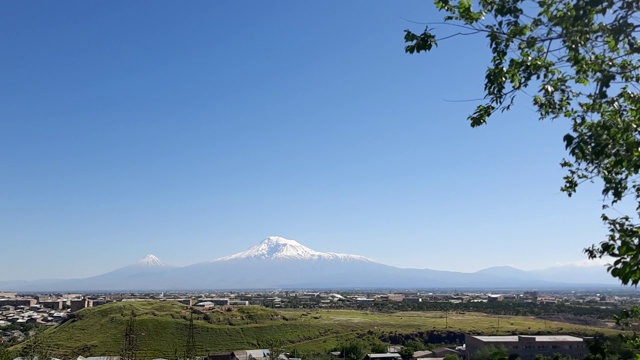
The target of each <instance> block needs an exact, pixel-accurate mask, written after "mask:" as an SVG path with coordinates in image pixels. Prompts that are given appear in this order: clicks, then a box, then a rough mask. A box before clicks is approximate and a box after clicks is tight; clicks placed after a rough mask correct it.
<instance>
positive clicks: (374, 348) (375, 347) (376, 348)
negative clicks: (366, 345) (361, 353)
mask: <svg viewBox="0 0 640 360" xmlns="http://www.w3.org/2000/svg"><path fill="white" fill-rule="evenodd" d="M388 350H389V345H388V344H385V343H383V342H382V341H374V342H373V344H371V352H372V353H374V354H384V353H386V352H387V351H388Z"/></svg>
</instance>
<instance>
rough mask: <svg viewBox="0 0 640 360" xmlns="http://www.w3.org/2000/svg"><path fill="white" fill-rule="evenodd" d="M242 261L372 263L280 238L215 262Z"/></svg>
mask: <svg viewBox="0 0 640 360" xmlns="http://www.w3.org/2000/svg"><path fill="white" fill-rule="evenodd" d="M241 259H271V260H344V261H350V260H355V261H371V260H369V259H367V258H365V257H363V256H358V255H348V254H338V253H332V252H319V251H315V250H312V249H309V248H308V247H306V246H304V245H302V244H300V243H299V242H297V241H295V240H289V239H285V238H283V237H280V236H269V237H268V238H266V239H265V240H264V241H262V242H261V243H259V244H257V245H255V246H252V247H251V248H249V249H248V250H246V251H243V252H240V253H237V254H234V255H231V256H225V257H222V258H219V259H216V260H214V261H229V260H241Z"/></svg>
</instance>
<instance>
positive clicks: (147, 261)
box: [136, 255, 166, 267]
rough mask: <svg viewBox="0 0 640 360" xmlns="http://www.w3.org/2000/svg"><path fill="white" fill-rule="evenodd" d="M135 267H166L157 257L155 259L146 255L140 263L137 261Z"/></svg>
mask: <svg viewBox="0 0 640 360" xmlns="http://www.w3.org/2000/svg"><path fill="white" fill-rule="evenodd" d="M136 265H138V266H146V267H161V266H166V265H165V263H163V262H162V261H160V259H158V258H157V257H155V256H154V255H147V256H145V257H144V258H143V259H141V260H140V261H138V262H137V263H136Z"/></svg>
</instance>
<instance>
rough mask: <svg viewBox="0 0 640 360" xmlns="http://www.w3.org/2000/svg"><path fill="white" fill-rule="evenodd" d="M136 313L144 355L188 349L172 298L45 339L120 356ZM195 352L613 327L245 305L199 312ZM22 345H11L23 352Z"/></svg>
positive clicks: (62, 347) (106, 308) (101, 313)
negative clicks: (390, 336) (395, 336)
mask: <svg viewBox="0 0 640 360" xmlns="http://www.w3.org/2000/svg"><path fill="white" fill-rule="evenodd" d="M132 310H133V311H135V313H136V315H137V316H136V327H137V330H138V332H139V333H140V334H141V335H140V336H139V341H138V345H139V349H140V351H139V357H140V358H142V359H150V358H155V357H164V358H174V357H175V356H176V354H178V355H179V356H180V355H181V354H183V352H184V347H185V344H186V337H187V328H188V319H189V317H190V308H189V307H187V306H185V305H182V304H178V303H173V302H119V303H111V304H107V305H103V306H100V307H96V308H88V309H84V310H82V311H79V312H78V313H76V316H77V318H76V319H73V320H71V321H68V322H66V323H64V324H62V325H60V326H57V327H55V328H50V329H47V330H46V331H45V333H44V342H45V343H46V344H47V345H48V347H50V348H51V349H52V351H53V353H54V354H55V355H57V356H58V357H71V356H77V355H83V356H89V355H91V356H98V355H118V354H119V353H120V351H121V349H122V344H123V342H124V330H125V326H126V322H127V320H128V318H129V315H130V313H131V311H132ZM194 320H195V321H194V324H195V330H194V332H195V338H196V344H197V351H196V353H197V354H198V355H204V354H206V353H208V352H214V351H227V350H240V349H254V348H271V347H273V346H278V347H282V348H286V349H289V350H292V349H294V348H295V349H296V350H297V351H299V352H326V351H329V350H330V349H331V348H333V347H334V346H336V345H337V344H338V343H339V342H340V341H344V340H345V339H349V338H353V337H355V336H358V335H359V334H364V333H367V332H368V333H369V336H378V335H379V334H383V333H400V334H410V333H416V332H430V331H438V332H443V333H445V332H447V331H450V332H464V333H471V334H486V335H492V334H511V333H521V334H539V333H548V334H551V333H563V334H575V335H593V334H596V333H604V334H613V333H614V331H613V330H608V329H600V328H591V327H586V326H580V325H572V324H566V323H557V322H550V321H546V322H545V321H542V320H537V319H534V318H531V317H516V316H500V317H496V316H490V315H485V314H479V313H448V314H447V315H446V316H445V313H441V312H397V313H379V312H363V311H353V310H307V311H304V310H284V311H274V310H271V309H266V308H262V307H254V306H249V307H241V308H238V309H234V310H233V311H222V310H215V311H213V312H211V313H206V314H196V315H194ZM20 346H21V345H18V346H16V347H14V348H13V349H12V350H15V351H17V350H19V349H20Z"/></svg>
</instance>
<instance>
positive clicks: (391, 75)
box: [0, 1, 606, 280]
mask: <svg viewBox="0 0 640 360" xmlns="http://www.w3.org/2000/svg"><path fill="white" fill-rule="evenodd" d="M250 4H251V6H250V11H248V10H247V7H246V4H244V5H243V4H231V3H209V2H204V1H202V2H193V3H189V4H180V6H176V5H175V4H173V5H172V3H170V2H164V1H160V2H157V3H154V6H153V7H149V6H148V4H147V3H144V2H132V3H131V4H130V5H129V6H128V7H127V8H126V9H123V8H119V7H117V6H114V5H112V4H109V3H93V4H87V3H83V2H80V1H70V2H65V3H61V4H60V3H55V4H54V3H46V2H42V3H40V4H39V6H30V4H25V3H19V2H12V3H8V4H7V6H6V7H5V11H4V12H3V13H2V14H0V20H2V21H0V23H1V25H0V28H1V29H2V31H1V32H0V33H2V34H3V36H2V37H0V45H2V46H3V49H5V55H4V56H2V57H0V66H2V67H3V69H6V70H7V71H6V75H5V76H4V77H3V78H4V80H5V82H4V86H3V87H2V88H0V119H1V120H0V238H1V239H2V247H3V249H2V259H1V261H2V268H3V269H12V271H2V272H0V280H13V279H24V280H33V279H42V278H70V277H75V276H79V275H80V274H83V275H90V274H99V273H103V272H106V271H109V270H113V269H114V268H118V267H121V266H125V265H128V264H130V263H132V262H134V261H136V260H138V259H140V258H142V257H143V256H145V255H146V254H149V253H151V254H154V255H156V256H158V257H159V258H160V259H162V260H163V261H164V262H166V263H168V264H172V265H177V266H183V265H187V264H189V263H193V262H199V261H206V260H211V259H214V258H217V257H222V256H225V255H229V254H233V253H236V252H238V251H241V250H244V249H246V248H248V247H249V246H251V245H253V244H255V243H257V242H258V241H260V240H261V239H264V238H265V237H267V236H269V235H280V236H284V237H287V238H291V239H298V240H300V241H302V242H303V243H304V244H305V245H307V246H309V247H311V248H313V249H317V250H319V251H334V252H340V253H348V254H357V255H362V256H365V257H369V258H372V259H375V260H378V261H380V262H383V263H385V264H389V265H393V266H399V267H410V268H430V269H438V270H454V271H464V272H471V271H477V270H480V269H483V268H487V267H490V266H498V265H511V266H515V267H518V268H521V269H525V270H530V269H541V268H547V267H550V266H554V265H558V264H567V263H583V262H584V260H585V258H586V256H585V255H584V254H582V249H583V248H585V247H587V246H589V245H591V244H593V243H598V242H600V241H601V240H603V239H604V236H605V234H606V229H605V228H604V227H603V226H602V224H601V223H600V218H599V216H600V212H599V210H600V209H599V204H600V201H601V195H600V194H599V192H598V190H597V189H596V187H595V186H594V187H588V186H587V187H585V188H584V189H581V191H580V192H579V193H578V194H576V195H575V196H574V197H572V198H568V197H567V196H566V195H564V194H563V193H561V192H560V186H561V185H562V176H563V175H564V172H563V170H562V169H560V167H559V165H558V164H559V162H560V161H561V159H562V158H563V157H564V156H566V153H565V151H564V145H563V143H562V136H563V135H564V134H565V133H566V132H567V131H568V129H569V126H568V124H567V123H564V122H562V121H557V122H542V123H540V122H538V121H537V115H536V114H535V112H534V111H533V109H532V108H531V106H530V105H529V99H527V98H519V99H518V100H517V102H516V106H515V107H514V109H513V110H512V111H511V112H509V113H504V114H498V115H496V116H495V117H494V118H492V119H491V121H490V123H489V124H488V125H487V126H486V127H483V128H478V129H471V128H470V127H469V124H468V122H467V120H466V117H467V116H468V115H469V114H470V113H471V112H472V111H473V107H474V106H475V104H476V103H474V102H473V101H468V100H472V99H476V98H478V97H479V96H482V89H483V84H482V82H481V80H482V77H483V74H484V71H485V70H486V69H485V67H484V64H486V60H487V59H488V58H489V56H490V52H489V50H488V48H487V47H486V44H485V42H484V39H480V38H474V39H471V38H461V39H452V40H449V41H444V42H442V43H441V44H440V49H439V51H438V52H437V53H433V54H428V55H419V56H416V55H414V56H409V55H406V54H405V53H404V51H403V46H404V44H403V30H404V29H407V28H411V29H414V30H415V29H420V28H422V27H424V25H421V24H416V23H415V22H429V21H438V20H437V19H439V16H440V15H441V14H438V13H437V11H436V10H435V9H434V8H433V7H432V5H431V4H429V3H424V2H417V1H413V2H403V3H375V4H371V3H369V2H364V1H357V2H349V3H339V2H329V3H316V4H308V3H305V4H300V3H296V2H293V1H284V2H280V3H275V4H272V3H269V4H267V3H260V2H251V3H250ZM442 31H444V32H446V31H451V29H446V28H443V29H442ZM27 260H28V264H29V265H28V266H24V265H25V264H26V263H27ZM13 269H15V271H14V270H13Z"/></svg>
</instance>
